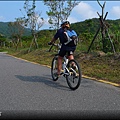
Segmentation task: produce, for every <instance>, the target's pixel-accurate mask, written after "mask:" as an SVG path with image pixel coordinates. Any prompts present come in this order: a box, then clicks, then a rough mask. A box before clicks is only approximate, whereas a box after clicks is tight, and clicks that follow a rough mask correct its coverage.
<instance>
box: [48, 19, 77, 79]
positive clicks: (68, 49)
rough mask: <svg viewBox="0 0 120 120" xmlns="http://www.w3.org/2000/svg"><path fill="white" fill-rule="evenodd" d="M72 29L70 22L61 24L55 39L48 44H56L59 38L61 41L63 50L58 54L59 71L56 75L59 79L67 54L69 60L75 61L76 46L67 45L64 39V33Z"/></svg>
mask: <svg viewBox="0 0 120 120" xmlns="http://www.w3.org/2000/svg"><path fill="white" fill-rule="evenodd" d="M67 29H70V22H69V21H65V22H63V23H62V24H61V28H60V29H59V30H58V31H57V32H56V34H55V35H54V37H53V38H52V40H51V41H50V42H49V43H48V44H49V45H51V44H52V43H54V42H55V41H56V40H57V39H58V38H59V40H60V43H61V49H60V51H59V53H58V55H59V56H58V66H57V67H58V71H57V73H56V75H57V76H58V77H59V76H60V73H61V69H62V60H63V57H64V56H65V55H66V54H67V55H68V59H69V60H71V59H74V56H73V53H74V51H75V50H76V46H75V45H73V46H72V45H69V44H67V45H65V44H64V43H65V41H66V39H65V37H64V32H65V31H66V30H67Z"/></svg>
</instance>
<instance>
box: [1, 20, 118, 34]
mask: <svg viewBox="0 0 120 120" xmlns="http://www.w3.org/2000/svg"><path fill="white" fill-rule="evenodd" d="M105 22H106V23H107V24H108V25H109V30H110V31H111V32H116V31H120V19H117V20H106V21H105ZM8 23H9V22H0V34H2V35H4V36H10V32H9V27H8ZM99 26H100V21H99V19H98V18H93V19H87V20H85V21H82V22H76V23H73V24H71V27H72V28H73V29H74V30H75V31H76V32H77V33H78V34H81V33H86V32H90V33H92V34H95V33H96V31H97V29H98V28H99ZM41 31H46V30H41ZM43 33H44V32H43ZM29 35H31V32H30V29H26V28H25V32H24V35H23V36H29Z"/></svg>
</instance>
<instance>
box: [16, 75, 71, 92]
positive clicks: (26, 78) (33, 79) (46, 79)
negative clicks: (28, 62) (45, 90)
mask: <svg viewBox="0 0 120 120" xmlns="http://www.w3.org/2000/svg"><path fill="white" fill-rule="evenodd" d="M15 77H16V78H18V79H19V80H22V81H27V82H41V83H44V84H45V85H47V86H50V87H54V88H56V89H61V90H68V91H70V89H69V87H68V86H65V85H66V84H65V82H66V80H64V81H63V80H62V82H64V83H63V84H65V85H62V84H60V82H61V79H58V81H52V78H51V76H46V77H43V76H22V75H15ZM59 81H60V82H59Z"/></svg>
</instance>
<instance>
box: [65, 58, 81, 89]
mask: <svg viewBox="0 0 120 120" xmlns="http://www.w3.org/2000/svg"><path fill="white" fill-rule="evenodd" d="M67 69H68V71H69V73H70V74H69V75H68V76H66V80H67V84H68V86H69V87H70V89H72V90H76V89H77V88H78V87H79V86H80V83H81V76H82V75H81V69H80V66H79V64H78V62H77V61H76V60H74V59H73V60H70V61H69V62H68V64H67Z"/></svg>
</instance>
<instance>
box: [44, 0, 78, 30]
mask: <svg viewBox="0 0 120 120" xmlns="http://www.w3.org/2000/svg"><path fill="white" fill-rule="evenodd" d="M79 3H80V2H79V1H76V0H44V5H46V6H48V9H49V11H47V12H46V13H47V15H48V16H49V20H48V22H49V23H50V24H51V27H52V28H55V29H58V28H59V26H60V23H61V22H63V21H64V20H67V19H68V17H69V15H70V13H71V11H72V10H73V8H74V7H75V6H76V5H78V4H79Z"/></svg>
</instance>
